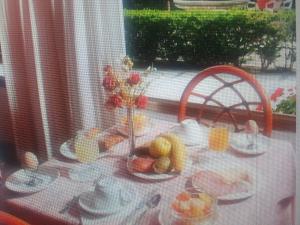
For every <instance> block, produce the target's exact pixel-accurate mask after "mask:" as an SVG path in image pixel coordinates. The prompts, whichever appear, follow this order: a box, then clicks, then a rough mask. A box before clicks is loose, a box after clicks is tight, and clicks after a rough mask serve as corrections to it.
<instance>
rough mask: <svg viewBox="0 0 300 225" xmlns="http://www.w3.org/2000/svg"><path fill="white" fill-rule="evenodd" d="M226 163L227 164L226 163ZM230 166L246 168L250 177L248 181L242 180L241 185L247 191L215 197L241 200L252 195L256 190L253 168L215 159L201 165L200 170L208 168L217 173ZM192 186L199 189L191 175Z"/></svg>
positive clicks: (224, 199)
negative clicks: (245, 187)
mask: <svg viewBox="0 0 300 225" xmlns="http://www.w3.org/2000/svg"><path fill="white" fill-rule="evenodd" d="M226 164H227V165H226ZM230 168H235V169H238V168H240V169H241V170H246V171H247V174H248V176H249V177H250V181H249V182H248V181H242V182H243V185H246V186H247V192H237V193H233V194H227V195H223V196H219V197H218V198H217V199H218V200H221V201H236V200H243V199H247V198H250V197H251V196H253V195H254V194H255V192H256V189H255V187H256V185H255V183H256V179H255V176H254V173H253V171H254V169H253V168H250V167H247V168H244V167H243V166H242V165H240V164H238V163H236V162H232V161H231V162H230V161H227V162H226V160H224V161H223V162H220V161H219V160H216V161H215V162H213V161H212V162H211V163H210V164H208V165H206V166H203V168H201V170H200V171H206V170H210V171H213V172H215V173H218V172H220V171H222V170H223V171H224V170H226V169H230ZM192 186H193V187H194V188H195V189H201V188H200V187H198V186H197V185H195V184H194V179H193V177H192Z"/></svg>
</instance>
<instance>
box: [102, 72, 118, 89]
mask: <svg viewBox="0 0 300 225" xmlns="http://www.w3.org/2000/svg"><path fill="white" fill-rule="evenodd" d="M102 85H103V87H104V88H105V90H108V91H113V90H114V89H115V88H116V87H117V82H116V80H115V78H114V77H113V76H108V75H106V76H104V78H103V83H102Z"/></svg>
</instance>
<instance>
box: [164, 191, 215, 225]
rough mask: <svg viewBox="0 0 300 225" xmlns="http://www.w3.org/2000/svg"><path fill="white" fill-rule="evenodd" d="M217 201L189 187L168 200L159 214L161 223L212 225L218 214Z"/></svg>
mask: <svg viewBox="0 0 300 225" xmlns="http://www.w3.org/2000/svg"><path fill="white" fill-rule="evenodd" d="M216 206H217V201H216V199H215V198H214V197H212V196H211V195H209V194H207V193H205V192H201V191H196V190H194V189H192V188H190V189H189V188H188V189H186V190H185V191H183V192H180V193H175V194H174V195H172V196H171V197H169V199H168V200H167V201H166V205H165V207H163V208H162V210H161V212H160V214H159V222H160V223H161V225H212V224H213V223H214V221H215V219H216V216H217V207H216Z"/></svg>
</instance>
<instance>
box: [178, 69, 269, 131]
mask: <svg viewBox="0 0 300 225" xmlns="http://www.w3.org/2000/svg"><path fill="white" fill-rule="evenodd" d="M221 73H224V74H230V75H234V76H236V77H239V78H240V79H238V80H235V81H233V82H227V81H225V80H223V79H222V78H220V77H218V76H216V75H217V74H221ZM207 77H212V78H215V79H216V80H218V81H220V82H221V83H223V85H222V86H221V87H219V88H217V89H216V90H214V91H213V92H212V93H211V94H210V95H208V96H205V95H202V94H200V93H196V92H193V90H194V88H195V87H196V86H197V85H198V84H199V83H200V82H201V81H202V80H204V79H205V78H207ZM242 82H247V83H248V84H249V85H251V86H252V87H253V89H254V90H255V91H256V92H257V94H258V96H259V97H260V100H261V101H260V102H247V101H246V100H245V98H244V97H243V96H242V95H241V93H240V92H239V91H238V90H237V89H236V88H235V87H234V85H235V84H239V83H242ZM224 88H231V90H233V91H234V92H235V93H236V94H237V96H238V97H239V98H240V99H241V102H240V103H238V104H234V105H231V106H228V107H226V106H225V105H224V104H222V103H221V102H219V101H217V100H215V99H214V95H215V94H216V93H217V92H219V91H221V90H222V89H224ZM190 96H195V97H199V98H203V99H204V103H203V105H207V103H208V102H210V101H211V102H214V103H215V104H217V105H218V107H220V108H223V109H222V111H221V112H220V113H219V114H218V115H217V117H216V118H215V120H214V121H213V122H217V121H218V120H219V119H220V118H221V117H222V115H223V114H224V113H227V114H228V115H229V117H230V119H231V120H232V122H233V125H234V126H235V130H236V131H240V130H241V129H239V128H238V123H237V120H236V119H235V116H234V115H233V114H232V112H231V111H232V110H234V109H236V108H237V107H239V106H245V107H246V111H245V112H246V113H247V114H248V117H249V119H250V118H253V116H252V111H251V110H250V107H249V106H250V105H260V104H261V105H262V108H263V114H264V130H263V134H264V135H266V136H271V133H272V107H271V104H270V102H269V98H268V97H267V96H266V95H265V92H264V89H263V87H262V86H261V85H260V84H259V83H258V81H257V80H256V79H255V77H254V76H253V75H251V74H249V73H247V72H246V71H244V70H241V69H239V68H236V67H233V66H227V65H220V66H213V67H210V68H207V69H205V70H203V71H202V72H200V73H199V74H198V75H197V76H195V77H194V78H193V79H192V80H191V81H190V83H189V84H188V85H187V87H186V88H185V90H184V92H183V94H182V96H181V100H180V105H179V114H178V121H179V122H180V121H182V120H184V119H185V118H186V107H187V104H188V99H189V97H190ZM199 116H200V117H201V116H202V112H200V115H199Z"/></svg>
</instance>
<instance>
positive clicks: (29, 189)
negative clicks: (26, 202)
mask: <svg viewBox="0 0 300 225" xmlns="http://www.w3.org/2000/svg"><path fill="white" fill-rule="evenodd" d="M35 173H36V179H38V180H39V182H37V184H36V185H35V186H31V185H28V181H29V180H30V179H31V178H30V177H29V176H28V175H27V173H26V171H25V170H24V169H21V170H18V171H17V172H15V173H13V174H12V175H10V176H9V177H8V178H7V180H6V182H5V187H6V188H7V189H8V190H11V191H14V192H17V193H23V194H30V193H35V192H39V191H42V190H44V189H46V188H48V187H49V186H50V185H51V184H52V183H53V182H54V181H55V180H56V179H57V178H58V177H59V171H58V170H57V169H54V168H50V167H40V168H39V170H38V171H37V172H35Z"/></svg>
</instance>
